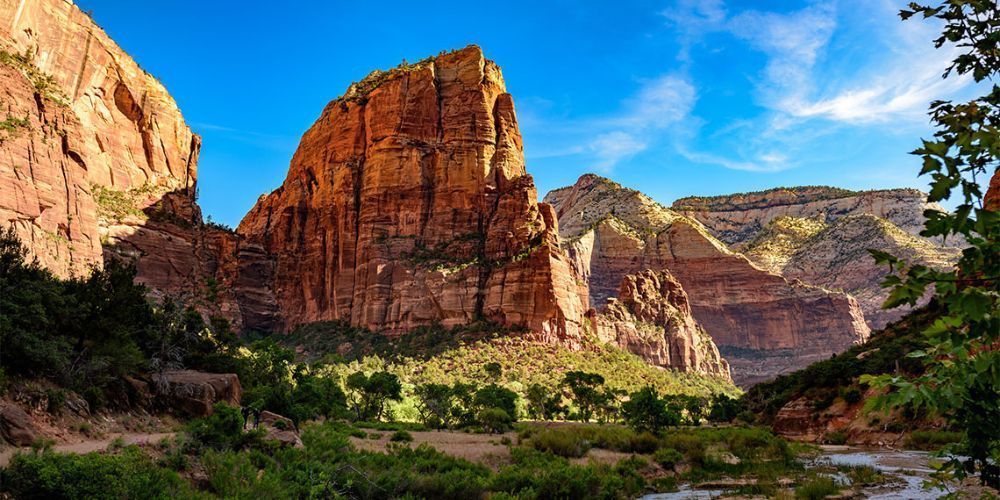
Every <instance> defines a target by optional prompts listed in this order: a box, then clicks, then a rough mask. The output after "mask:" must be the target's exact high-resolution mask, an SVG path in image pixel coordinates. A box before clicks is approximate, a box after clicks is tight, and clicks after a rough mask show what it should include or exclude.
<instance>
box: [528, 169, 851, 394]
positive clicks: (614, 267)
mask: <svg viewBox="0 0 1000 500" xmlns="http://www.w3.org/2000/svg"><path fill="white" fill-rule="evenodd" d="M545 199H546V202H548V203H551V204H552V205H553V206H554V207H555V208H556V212H557V214H558V215H559V225H560V228H561V233H562V236H563V238H564V241H565V243H564V244H565V245H566V247H567V248H568V250H569V253H570V255H571V257H572V259H573V264H574V266H576V270H577V273H578V274H579V275H580V276H582V277H583V279H584V281H585V282H586V284H587V286H588V287H589V295H590V298H591V303H592V304H594V305H597V304H600V303H601V302H602V301H604V300H606V299H607V298H608V297H611V296H613V295H614V294H615V292H616V287H617V286H618V284H619V283H621V280H622V278H623V277H624V276H626V275H628V274H634V273H637V272H641V271H644V270H647V269H653V270H661V269H666V270H669V271H670V274H672V275H673V276H674V277H675V278H676V279H677V280H678V281H679V282H680V283H681V285H682V286H683V288H684V290H685V291H686V292H687V294H688V296H689V299H690V303H691V309H692V314H693V315H694V317H695V319H697V321H698V322H699V323H700V324H701V325H702V327H703V328H704V329H705V330H706V331H707V332H708V333H709V335H711V337H712V339H713V340H714V341H715V343H716V344H717V345H718V346H719V349H720V350H721V351H722V352H723V355H724V356H725V357H726V359H728V360H729V362H730V365H731V367H732V373H733V379H734V380H735V381H736V382H737V384H741V385H750V384H753V383H756V382H758V381H761V380H766V379H768V378H771V377H773V376H775V375H777V374H779V373H783V372H786V371H790V370H793V369H796V368H800V367H803V366H805V365H807V364H809V363H810V362H813V361H817V360H820V359H824V358H827V357H829V356H830V355H831V354H834V353H837V352H840V351H843V350H845V349H847V348H848V347H850V346H851V345H852V344H854V343H856V342H863V341H864V340H865V339H866V338H867V337H868V334H869V328H868V326H867V325H866V324H865V321H864V316H863V314H862V312H861V309H860V307H859V306H858V303H857V301H855V300H854V299H853V298H852V297H850V296H849V295H847V294H844V293H837V292H831V291H829V290H825V289H823V288H819V287H815V286H809V285H806V284H803V283H801V282H798V281H795V280H792V281H789V280H786V279H785V278H783V277H782V276H780V275H777V274H773V273H769V272H767V271H765V270H763V269H760V268H759V267H757V266H755V265H754V264H752V263H751V262H750V261H749V260H748V259H747V258H746V257H744V256H743V255H740V254H737V253H734V252H732V251H730V250H729V249H728V248H727V247H726V245H725V244H723V243H722V242H720V241H718V240H717V239H715V238H714V237H713V236H712V235H711V234H709V232H708V231H707V230H706V229H705V227H704V226H703V225H702V224H701V223H699V222H698V221H696V220H694V219H692V218H689V217H686V216H684V215H681V214H679V213H677V212H675V211H672V210H669V209H667V208H665V207H663V206H661V205H659V204H657V203H656V202H654V201H653V200H651V199H650V198H649V197H647V196H645V195H643V194H642V193H639V192H637V191H634V190H629V189H625V188H623V187H621V186H620V185H618V184H616V183H614V182H612V181H609V180H607V179H603V178H601V177H598V176H594V175H589V174H588V175H585V176H583V177H581V178H580V180H579V181H577V183H576V184H575V185H574V186H571V187H567V188H562V189H559V190H556V191H553V192H551V193H549V194H548V195H547V196H546V198H545Z"/></svg>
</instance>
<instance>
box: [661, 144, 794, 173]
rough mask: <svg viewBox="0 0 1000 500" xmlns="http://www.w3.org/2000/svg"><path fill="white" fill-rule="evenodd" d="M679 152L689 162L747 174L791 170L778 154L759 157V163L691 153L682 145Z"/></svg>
mask: <svg viewBox="0 0 1000 500" xmlns="http://www.w3.org/2000/svg"><path fill="white" fill-rule="evenodd" d="M676 149H677V152H678V153H679V154H680V155H681V156H683V157H684V158H685V159H687V160H688V161H692V162H695V163H704V164H709V165H718V166H720V167H724V168H728V169H730V170H743V171H746V172H780V171H782V170H787V169H789V168H791V167H792V166H793V165H791V164H790V163H789V162H788V159H787V158H786V157H785V156H784V155H781V154H778V153H773V152H772V153H764V154H762V155H759V156H758V157H757V159H756V160H757V161H743V160H733V159H730V158H725V157H722V156H719V155H715V154H711V153H704V152H698V151H691V150H689V149H687V147H685V146H684V145H682V144H677V145H676Z"/></svg>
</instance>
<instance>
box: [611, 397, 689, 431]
mask: <svg viewBox="0 0 1000 500" xmlns="http://www.w3.org/2000/svg"><path fill="white" fill-rule="evenodd" d="M622 415H623V416H624V418H625V422H626V423H627V424H628V426H629V427H631V428H633V429H635V430H637V431H650V432H659V431H660V430H662V429H663V428H664V427H668V426H676V425H680V422H681V415H680V412H678V411H675V410H674V409H671V408H669V407H668V406H667V401H666V400H665V399H663V398H660V396H659V394H657V393H656V389H655V388H654V387H650V386H646V387H644V388H642V389H640V390H638V391H636V392H633V393H632V394H631V395H629V399H628V401H626V402H625V403H623V404H622Z"/></svg>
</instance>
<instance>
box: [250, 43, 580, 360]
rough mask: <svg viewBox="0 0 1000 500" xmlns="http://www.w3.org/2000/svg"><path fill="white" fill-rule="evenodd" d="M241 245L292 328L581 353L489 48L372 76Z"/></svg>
mask: <svg viewBox="0 0 1000 500" xmlns="http://www.w3.org/2000/svg"><path fill="white" fill-rule="evenodd" d="M238 232H239V234H240V235H241V236H243V238H244V239H245V240H246V242H247V243H249V244H257V245H259V246H260V247H261V248H262V249H263V251H264V253H265V254H267V255H270V256H272V258H273V268H271V269H270V270H268V273H269V279H270V280H271V288H272V289H273V291H274V293H275V296H276V300H277V303H278V305H279V309H280V312H281V318H280V325H279V326H280V327H282V328H289V327H292V326H294V325H296V324H299V323H304V322H310V321H319V320H331V319H344V320H348V321H350V322H351V323H352V324H354V325H359V326H365V327H367V328H371V329H373V330H379V331H385V332H389V333H400V332H404V331H405V330H407V329H409V328H412V327H414V326H418V325H426V324H429V323H434V322H440V323H441V324H443V325H445V326H452V325H458V324H466V323H469V322H471V321H474V320H476V319H488V320H492V321H497V322H500V323H503V324H507V325H520V326H525V327H527V328H529V329H530V330H532V331H533V332H535V334H537V335H539V336H540V337H542V338H543V339H549V340H559V341H563V342H570V343H572V342H574V340H573V339H577V338H578V337H579V326H580V321H581V318H582V314H583V306H582V303H581V301H580V299H579V295H578V291H579V287H578V285H577V284H576V282H575V280H574V276H573V273H572V270H571V268H570V264H569V260H568V258H567V256H566V254H565V253H564V252H562V251H561V250H560V249H559V244H558V235H557V229H556V218H555V213H554V211H553V210H552V208H551V207H549V206H548V205H546V204H540V203H538V202H537V194H536V191H535V186H534V183H533V181H532V178H531V176H529V175H528V174H527V172H526V171H525V167H524V156H523V153H522V145H521V136H520V133H519V131H518V128H517V119H516V117H515V114H514V105H513V100H512V98H511V96H510V94H508V93H507V92H506V89H505V85H504V81H503V77H502V76H501V74H500V68H499V67H498V66H497V65H496V64H494V63H493V62H492V61H489V60H487V59H485V58H484V57H483V54H482V51H481V50H480V49H479V48H478V47H468V48H465V49H462V50H459V51H455V52H452V53H447V54H444V53H443V54H441V55H440V56H438V57H435V58H431V59H428V60H425V61H422V62H420V63H417V64H415V65H408V66H405V67H401V68H397V69H395V70H392V71H389V72H375V73H373V74H371V75H369V76H368V77H367V78H366V79H364V80H362V81H361V82H359V83H357V84H355V85H353V86H352V87H351V89H350V90H349V91H348V92H347V94H345V95H344V96H343V97H341V98H339V99H336V100H334V101H333V102H331V103H330V104H329V105H327V107H326V109H324V110H323V113H322V115H321V116H320V118H319V119H318V120H317V121H316V123H315V124H314V125H313V126H312V127H311V128H310V129H309V130H308V131H307V132H306V133H305V135H304V136H303V137H302V141H301V143H300V145H299V149H298V151H296V153H295V155H294V157H293V158H292V161H291V166H290V168H289V173H288V177H287V178H286V179H285V182H284V183H283V184H282V186H281V187H279V188H278V189H276V190H275V191H274V192H272V193H271V194H269V195H266V196H263V197H261V199H260V200H259V201H258V202H257V204H256V205H255V206H254V207H253V209H252V210H251V211H250V212H249V213H248V214H247V216H246V217H245V218H244V219H243V221H242V222H241V223H240V226H239V229H238Z"/></svg>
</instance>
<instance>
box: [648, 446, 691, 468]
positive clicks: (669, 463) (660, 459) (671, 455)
mask: <svg viewBox="0 0 1000 500" xmlns="http://www.w3.org/2000/svg"><path fill="white" fill-rule="evenodd" d="M653 460H655V461H656V463H658V464H660V465H661V466H663V468H664V469H673V468H674V466H676V465H677V464H679V463H681V462H682V461H683V460H684V455H682V454H681V452H679V451H677V450H675V449H673V448H660V449H659V450H656V453H654V454H653Z"/></svg>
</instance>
